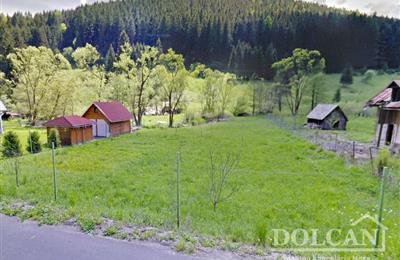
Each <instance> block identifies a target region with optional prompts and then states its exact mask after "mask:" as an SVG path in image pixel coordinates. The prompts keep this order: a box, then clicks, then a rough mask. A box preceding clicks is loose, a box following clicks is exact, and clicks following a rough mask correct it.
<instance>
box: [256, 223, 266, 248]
mask: <svg viewBox="0 0 400 260" xmlns="http://www.w3.org/2000/svg"><path fill="white" fill-rule="evenodd" d="M255 236H256V241H257V244H259V245H262V246H265V243H266V242H267V225H265V224H264V223H258V224H257V225H256V228H255Z"/></svg>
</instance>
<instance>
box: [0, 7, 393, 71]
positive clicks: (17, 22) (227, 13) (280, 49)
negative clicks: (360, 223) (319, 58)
mask: <svg viewBox="0 0 400 260" xmlns="http://www.w3.org/2000/svg"><path fill="white" fill-rule="evenodd" d="M0 18H1V19H0V54H5V53H7V52H9V51H10V50H11V49H12V48H13V47H18V46H23V45H25V44H31V45H46V46H50V47H52V48H53V49H57V48H58V49H62V48H65V47H68V46H75V47H77V46H82V45H84V44H85V43H87V42H88V43H91V44H92V45H95V46H96V47H97V48H98V49H99V50H100V51H101V52H102V53H103V54H105V53H106V52H107V50H108V48H109V46H110V44H112V45H113V47H114V48H115V49H117V47H118V46H119V43H120V40H119V39H120V36H121V34H124V35H125V33H126V35H128V36H129V38H130V40H131V41H132V42H143V43H146V44H156V43H157V40H158V39H161V43H162V45H163V47H164V48H169V47H172V48H174V49H176V50H177V51H179V52H181V53H183V54H185V56H186V57H187V62H188V63H192V62H197V61H198V62H202V63H206V64H208V65H211V66H213V67H217V68H219V69H224V70H230V71H233V72H236V73H238V74H242V75H247V76H250V75H252V74H253V73H256V74H258V75H259V76H264V77H271V75H272V71H271V69H270V65H271V63H272V62H274V61H275V60H276V59H279V58H282V57H284V56H286V55H288V54H289V53H290V52H291V51H292V50H293V49H294V48H297V47H303V48H309V49H317V50H320V51H321V52H322V54H323V55H324V56H325V57H326V58H327V61H328V71H329V72H338V71H340V70H341V69H342V68H343V66H344V65H345V63H347V62H350V63H351V64H353V65H354V66H355V67H364V66H368V67H372V66H375V65H378V66H381V67H384V66H385V67H386V65H388V66H389V67H392V68H398V67H399V65H400V61H399V57H400V55H398V53H399V48H397V46H399V45H400V21H398V20H391V19H385V18H380V17H370V16H366V15H361V14H357V13H352V12H347V11H344V10H338V9H334V8H328V7H326V6H320V5H317V4H312V3H304V2H301V1H294V0H243V1H236V0H202V1H191V0H171V1H168V2H166V1H163V0H125V1H116V2H110V3H97V4H94V5H89V6H84V7H79V8H77V9H75V10H71V11H63V12H47V13H43V14H38V15H35V16H34V17H33V18H32V17H30V16H23V15H21V14H16V15H14V16H13V17H9V18H7V17H4V16H1V17H0ZM124 32H125V33H124Z"/></svg>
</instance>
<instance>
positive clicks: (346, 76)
mask: <svg viewBox="0 0 400 260" xmlns="http://www.w3.org/2000/svg"><path fill="white" fill-rule="evenodd" d="M340 83H342V84H343V85H351V84H353V67H352V66H351V64H349V63H348V64H346V67H345V68H344V69H343V72H342V76H341V78H340Z"/></svg>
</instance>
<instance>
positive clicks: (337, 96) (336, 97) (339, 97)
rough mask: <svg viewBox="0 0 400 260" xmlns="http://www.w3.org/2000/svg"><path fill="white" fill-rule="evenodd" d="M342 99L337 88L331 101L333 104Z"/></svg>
mask: <svg viewBox="0 0 400 260" xmlns="http://www.w3.org/2000/svg"><path fill="white" fill-rule="evenodd" d="M341 98H342V94H341V90H340V88H338V89H337V90H336V92H335V96H334V97H333V99H332V101H333V102H335V103H339V102H340V100H341Z"/></svg>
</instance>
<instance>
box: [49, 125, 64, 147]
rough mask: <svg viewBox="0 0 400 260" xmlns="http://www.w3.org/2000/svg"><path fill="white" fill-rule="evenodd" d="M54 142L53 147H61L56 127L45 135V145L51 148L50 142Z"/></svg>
mask: <svg viewBox="0 0 400 260" xmlns="http://www.w3.org/2000/svg"><path fill="white" fill-rule="evenodd" d="M52 143H54V147H55V148H58V147H61V141H60V134H59V133H58V130H57V129H56V128H52V129H50V132H49V136H48V137H47V145H48V146H49V147H50V148H51V144H52Z"/></svg>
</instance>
